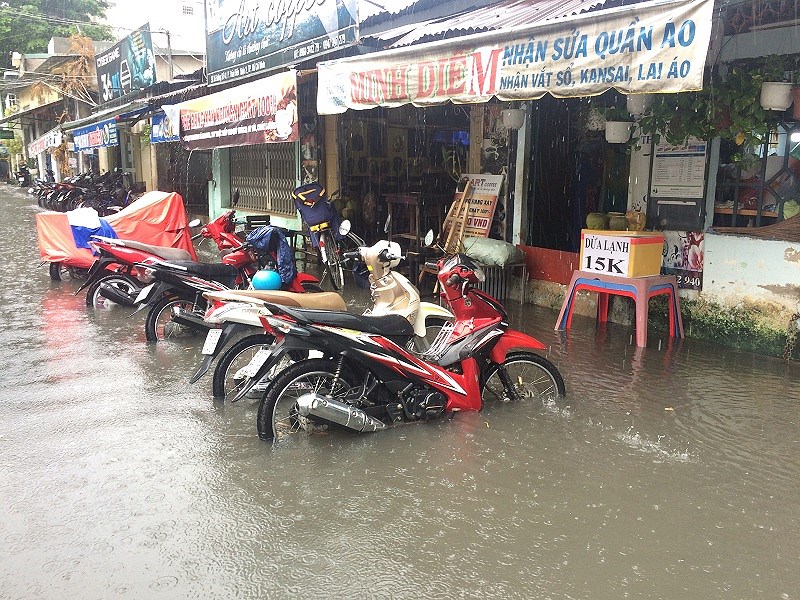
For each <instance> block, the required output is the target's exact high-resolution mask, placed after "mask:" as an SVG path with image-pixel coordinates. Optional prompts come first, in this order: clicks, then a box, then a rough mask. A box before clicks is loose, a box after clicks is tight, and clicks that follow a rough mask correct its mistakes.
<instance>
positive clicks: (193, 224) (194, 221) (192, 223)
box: [187, 219, 203, 227]
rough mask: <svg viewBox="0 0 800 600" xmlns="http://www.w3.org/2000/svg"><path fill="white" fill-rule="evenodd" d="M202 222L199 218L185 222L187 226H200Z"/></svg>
mask: <svg viewBox="0 0 800 600" xmlns="http://www.w3.org/2000/svg"><path fill="white" fill-rule="evenodd" d="M202 224H203V222H202V221H201V220H200V219H192V220H191V221H189V222H188V223H187V225H188V226H189V227H200V225H202Z"/></svg>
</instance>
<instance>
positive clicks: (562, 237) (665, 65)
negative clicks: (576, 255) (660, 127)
mask: <svg viewBox="0 0 800 600" xmlns="http://www.w3.org/2000/svg"><path fill="white" fill-rule="evenodd" d="M712 10H713V2H712V1H710V0H705V1H700V2H690V1H677V2H646V3H641V4H636V5H632V6H627V7H624V8H613V9H606V10H598V11H595V12H589V13H585V14H581V15H572V16H568V17H563V18H556V19H552V20H547V21H542V22H538V23H534V24H533V25H524V26H518V27H513V28H510V29H506V30H499V31H491V32H488V33H484V34H477V35H469V36H463V37H458V38H454V39H447V40H443V41H439V42H433V43H427V44H419V45H415V46H408V47H404V48H397V49H392V50H387V51H382V52H376V53H372V54H368V55H363V56H359V57H351V58H345V59H341V60H336V61H325V62H321V63H320V64H319V65H318V69H319V93H318V103H317V106H318V111H319V113H320V114H321V115H341V117H340V119H341V120H342V121H343V122H345V123H347V122H353V121H367V123H368V122H369V121H368V119H365V118H364V115H366V114H368V113H362V112H355V111H364V110H368V109H370V110H374V107H382V108H383V109H384V111H385V113H386V123H385V130H386V131H387V133H385V137H387V138H391V136H390V135H389V134H388V131H389V129H390V128H391V122H392V121H393V120H400V121H402V120H403V117H400V118H395V117H393V115H392V113H393V112H395V111H406V110H408V111H410V112H411V114H412V115H414V114H416V115H422V114H424V113H423V111H425V110H429V109H428V108H427V107H431V106H436V105H442V104H444V105H445V106H449V107H451V108H452V109H457V110H460V111H463V112H464V114H465V115H468V121H469V123H470V131H469V133H470V135H469V140H468V150H467V151H466V152H465V154H466V157H465V163H466V164H465V165H464V166H463V168H462V170H461V172H463V173H486V172H491V173H495V172H499V173H501V174H503V175H504V176H505V177H506V185H507V189H508V192H507V194H506V197H507V198H512V199H513V200H511V201H510V202H508V203H507V205H506V206H504V207H503V208H504V209H505V210H504V211H502V212H504V213H505V222H506V226H505V227H503V226H498V227H494V228H493V229H494V231H493V233H494V235H495V236H497V237H504V238H505V239H507V240H508V241H512V242H514V243H518V244H522V245H524V246H527V247H528V248H529V249H531V251H532V252H531V254H534V253H535V252H534V251H535V250H536V249H537V248H541V249H549V250H553V251H557V252H560V253H570V252H575V251H576V250H577V239H578V235H579V231H580V229H581V228H582V227H585V225H586V216H587V214H588V213H589V212H594V211H596V210H600V211H604V212H608V211H621V212H623V213H624V212H625V211H626V210H627V209H628V208H632V207H634V208H637V209H639V210H641V211H642V212H646V211H647V210H648V203H647V201H646V200H645V201H644V202H642V201H641V198H642V196H648V192H647V190H648V187H649V182H650V179H651V177H650V168H651V163H652V161H651V160H650V151H649V139H644V138H639V139H637V140H636V142H632V143H630V144H628V145H626V144H624V143H622V144H620V143H609V142H608V141H607V140H606V137H605V135H604V134H603V133H602V132H601V131H598V132H593V131H592V128H591V127H590V125H589V121H590V120H591V115H592V113H593V112H594V111H597V110H601V111H603V114H602V117H603V120H604V121H605V120H611V116H612V115H611V113H612V112H621V111H625V115H626V117H627V119H626V120H628V121H633V118H631V117H630V114H629V113H628V111H627V110H626V104H627V102H626V100H627V99H628V98H634V97H636V96H640V95H643V94H677V93H682V92H686V91H689V90H699V89H701V88H702V87H703V74H704V67H705V63H706V56H707V52H708V48H709V43H710V38H711V23H712ZM439 26H440V27H441V28H444V27H443V26H442V25H441V24H440V25H439ZM409 105H412V106H413V107H415V108H404V109H401V108H398V107H408V106H409ZM502 109H512V110H520V109H521V110H524V111H525V112H524V114H525V119H524V122H523V126H522V128H520V129H518V130H517V129H515V128H509V127H504V126H503V124H502V122H503V120H502V119H501V118H498V117H499V116H500V114H501V111H502ZM413 118H414V117H413V116H412V117H411V119H412V120H413ZM362 127H363V126H362ZM627 127H628V129H629V130H630V129H631V128H632V123H629V124H628V125H627ZM629 135H630V133H629ZM373 137H374V136H373ZM354 139H355V138H354ZM637 153H638V154H639V155H642V156H644V158H642V156H636V154H637ZM348 154H351V155H350V156H348ZM359 158H360V157H359V156H358V155H357V154H354V153H353V148H352V144H351V145H350V146H349V147H346V148H345V156H344V159H343V162H344V169H343V173H344V174H345V175H347V174H348V173H349V172H350V170H351V166H353V165H354V166H355V168H356V169H357V168H358V160H359ZM387 158H388V157H387ZM498 163H499V164H498ZM340 164H341V163H340ZM362 164H363V161H362ZM368 164H369V163H368ZM391 164H392V163H391V159H390V160H389V169H390V172H391ZM398 164H399V163H398ZM412 164H413V163H412ZM629 174H630V177H629ZM629 179H630V180H631V181H633V180H636V181H637V182H638V186H639V187H637V188H636V189H629V188H628V186H627V182H628V180H629ZM642 190H644V193H643V194H642V193H641V191H642ZM450 193H451V195H452V188H451V192H450ZM637 195H638V198H637ZM634 200H635V201H634ZM682 200H683V199H682V198H680V197H679V195H678V194H675V196H674V197H664V198H663V201H664V202H665V203H666V202H675V203H678V202H681V201H682ZM501 203H502V201H501ZM699 204H702V202H700V203H699ZM632 205H633V206H632ZM665 206H666V204H665ZM498 225H499V224H498ZM531 267H532V268H533V265H531Z"/></svg>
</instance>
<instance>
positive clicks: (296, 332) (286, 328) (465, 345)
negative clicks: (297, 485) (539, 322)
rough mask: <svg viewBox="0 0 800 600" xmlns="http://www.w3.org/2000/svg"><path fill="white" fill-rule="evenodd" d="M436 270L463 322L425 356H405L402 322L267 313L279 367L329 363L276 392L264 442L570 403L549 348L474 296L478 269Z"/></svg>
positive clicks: (287, 374) (459, 261)
mask: <svg viewBox="0 0 800 600" xmlns="http://www.w3.org/2000/svg"><path fill="white" fill-rule="evenodd" d="M435 267H436V268H437V269H438V274H437V279H438V281H439V283H440V285H441V286H442V294H443V295H444V297H445V299H446V300H447V302H448V304H449V305H450V307H451V309H452V311H453V313H454V315H455V320H454V321H453V323H452V324H450V325H448V326H445V327H443V328H442V329H441V331H440V333H439V335H438V336H437V338H436V340H435V341H434V343H433V344H432V345H431V347H430V348H429V349H428V350H427V352H425V353H424V354H423V355H422V356H416V355H415V354H414V353H412V352H409V351H408V349H407V348H406V347H405V344H404V340H405V339H407V337H408V335H410V333H411V324H410V323H409V322H408V321H407V320H406V319H404V318H402V317H400V316H397V315H386V316H364V315H362V316H356V315H351V314H347V313H335V312H323V311H303V310H299V309H292V308H288V307H281V306H276V305H269V306H268V308H269V309H270V311H271V312H273V315H272V316H264V317H262V318H261V321H262V325H263V326H264V329H265V330H266V331H267V332H268V333H270V334H271V335H274V336H275V338H276V339H277V340H278V341H277V342H276V344H275V346H274V348H273V352H272V357H271V360H272V361H276V360H280V357H281V355H282V354H284V353H286V352H297V351H302V350H309V349H311V348H313V349H317V350H319V351H321V352H322V354H323V357H322V358H313V359H312V358H309V359H307V360H302V361H299V362H296V363H294V364H292V365H291V366H289V367H288V368H286V369H285V370H283V371H282V372H281V373H280V374H279V375H278V376H277V377H276V378H275V379H274V380H273V381H272V382H271V383H270V385H269V386H268V387H267V389H266V391H265V392H264V395H263V396H262V398H261V401H260V403H259V407H258V418H257V425H258V434H259V436H260V437H261V438H263V439H267V440H276V439H277V440H280V439H281V438H284V437H288V436H291V435H292V434H295V433H299V432H306V433H312V432H316V431H321V430H327V429H329V428H341V429H345V430H348V431H352V432H371V431H379V430H384V429H387V428H389V427H391V426H393V425H396V424H400V423H408V422H415V421H428V420H430V419H434V418H437V417H441V416H443V415H445V414H446V413H454V412H457V411H462V410H469V411H478V410H481V409H482V408H483V406H484V404H485V402H487V401H492V400H499V401H504V402H508V401H523V400H529V399H535V400H541V401H548V400H549V399H551V398H556V397H559V396H564V395H565V394H566V389H565V386H564V380H563V378H562V376H561V374H560V373H559V371H558V369H557V368H556V366H555V365H554V364H553V363H551V362H550V361H549V360H547V359H546V358H544V357H543V356H541V355H540V354H538V353H537V351H542V350H545V348H546V347H545V345H544V344H542V343H541V342H540V341H539V340H537V339H535V338H533V337H531V336H529V335H527V334H524V333H522V332H519V331H515V330H513V329H510V328H509V326H508V321H507V314H506V311H505V309H504V308H503V306H502V305H501V304H500V303H499V302H498V301H497V300H495V299H494V298H492V297H491V296H489V295H488V294H486V293H484V292H482V291H480V290H478V289H476V287H475V284H477V283H479V282H480V281H482V280H483V279H484V277H485V276H484V274H483V271H482V269H481V268H480V267H479V266H477V265H476V264H475V263H474V262H473V261H472V260H471V259H470V258H469V257H467V256H466V255H463V254H456V255H453V256H452V257H450V258H443V259H441V260H439V261H438V262H437V263H436V265H435ZM431 268H433V265H431Z"/></svg>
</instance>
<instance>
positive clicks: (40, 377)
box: [0, 190, 800, 598]
mask: <svg viewBox="0 0 800 600" xmlns="http://www.w3.org/2000/svg"><path fill="white" fill-rule="evenodd" d="M0 194H6V192H5V190H0ZM3 199H4V200H5V201H6V202H7V203H9V204H10V206H12V207H13V208H14V210H12V211H11V212H10V215H11V216H10V217H9V218H8V220H7V221H5V222H3V223H0V239H2V240H3V241H2V242H1V243H2V244H4V246H5V248H6V252H5V253H4V255H6V254H7V255H9V257H10V258H9V264H10V265H11V267H12V268H11V269H6V270H3V271H0V278H2V286H0V290H2V291H0V294H2V299H3V302H4V307H5V308H6V309H7V310H6V314H8V321H7V323H6V327H5V328H3V329H2V330H0V336H2V337H0V342H2V352H3V365H4V374H5V376H6V377H5V379H4V383H5V385H4V388H3V389H4V394H3V395H2V400H1V401H0V467H1V468H2V473H3V483H2V485H0V589H2V590H3V594H2V595H3V596H4V597H6V596H7V597H10V598H55V597H59V598H85V597H87V596H89V597H111V596H114V595H121V596H128V597H135V598H140V597H144V598H151V597H170V598H174V597H192V596H194V597H242V598H253V597H270V598H284V597H320V598H322V597H324V598H328V597H335V596H339V597H356V598H359V597H364V598H376V597H378V598H382V597H386V598H407V597H408V598H411V597H413V598H418V597H426V598H452V597H459V596H462V597H463V596H466V597H474V596H484V597H500V596H512V597H559V598H563V597H573V598H619V597H624V596H630V597H645V598H646V597H650V598H728V597H738V598H754V597H770V598H793V597H795V595H796V590H797V589H798V587H800V576H799V575H798V574H797V569H796V562H797V556H798V555H800V518H798V511H797V508H796V501H795V499H794V497H795V495H796V487H797V484H796V482H797V478H798V475H799V474H800V443H799V442H798V434H797V430H798V422H797V420H798V415H797V406H798V401H800V397H799V396H800V394H798V391H797V389H796V381H797V376H798V369H797V366H796V365H789V366H785V365H783V364H781V363H780V361H777V360H774V359H770V358H766V357H759V356H755V355H749V354H742V353H737V352H733V351H729V350H727V349H722V348H720V347H717V346H712V345H709V344H703V343H698V342H696V341H694V340H691V339H687V340H682V341H670V339H669V338H666V337H664V338H662V339H661V345H659V342H658V335H656V334H655V333H651V335H650V345H649V346H648V347H647V348H636V347H635V346H634V345H633V341H632V339H631V334H632V330H631V328H628V327H625V326H621V325H616V324H608V325H607V326H606V328H605V329H602V330H598V329H597V328H596V327H595V324H594V320H593V319H581V318H580V317H577V316H576V317H575V319H574V321H573V326H572V328H571V329H570V330H569V331H568V332H555V331H553V325H554V323H555V318H556V316H557V314H556V313H555V312H553V311H549V310H545V309H542V308H537V307H531V306H525V307H524V310H522V309H521V308H520V307H519V305H518V304H517V303H509V309H510V313H511V314H510V319H511V320H512V324H513V325H514V326H515V327H518V328H520V329H523V330H524V331H527V332H529V333H531V334H532V335H535V336H537V337H538V338H539V339H541V340H543V341H544V342H545V343H546V344H547V345H548V351H547V356H548V358H549V359H550V360H552V361H553V362H555V363H556V364H557V365H558V367H559V368H560V369H561V370H562V372H563V374H564V378H565V380H566V383H567V387H568V397H567V399H566V402H563V403H559V404H554V405H548V406H541V405H535V404H530V405H499V406H493V407H491V408H488V409H487V410H485V411H484V412H482V413H472V414H458V415H455V416H454V417H453V418H448V419H442V420H438V421H435V422H431V423H427V424H415V425H410V426H404V427H398V428H394V429H391V430H389V431H386V432H383V433H380V434H375V435H365V436H354V435H350V434H347V433H343V432H335V433H330V434H328V435H320V436H315V437H313V438H301V439H300V440H299V443H290V444H279V445H276V446H272V445H270V444H265V443H263V442H261V441H260V440H258V438H257V436H256V433H255V426H254V423H255V415H256V408H257V404H256V403H254V402H252V401H247V402H240V403H237V404H233V405H231V404H220V403H214V402H213V401H212V400H211V394H210V379H209V377H206V378H204V379H203V380H201V381H200V382H199V383H197V384H195V385H193V386H189V385H188V383H187V381H188V377H189V375H190V374H191V373H192V372H193V370H194V367H195V365H196V364H197V360H198V356H197V354H198V352H197V349H196V348H193V347H191V346H190V345H182V344H163V345H162V344H161V343H159V344H157V345H147V344H145V343H144V341H143V340H144V334H143V319H144V316H143V315H138V316H136V317H133V318H130V319H129V318H127V317H126V316H125V315H111V314H109V313H107V312H105V313H104V312H98V311H92V310H91V309H87V308H86V307H85V306H83V302H84V301H83V298H82V297H81V296H72V295H71V294H72V292H74V290H75V289H76V288H77V285H78V284H77V283H76V282H62V283H60V284H52V283H51V282H49V280H48V279H47V273H46V272H44V271H42V270H39V271H35V270H34V271H33V272H32V273H31V276H30V277H26V278H21V277H17V276H15V273H20V272H23V270H24V269H28V270H30V269H31V266H32V265H34V264H35V262H36V256H35V246H32V245H31V244H35V238H34V237H33V236H32V235H31V231H30V227H32V215H33V212H34V211H35V210H36V209H35V207H31V206H28V203H26V202H25V200H24V199H22V198H21V197H17V196H16V195H8V194H6V195H5V196H4V197H3ZM26 248H27V249H28V250H25V249H26ZM11 249H15V251H14V252H12V251H11ZM20 249H22V250H20ZM358 302H363V298H361V299H358V298H354V299H352V300H351V304H352V305H353V306H356V305H358Z"/></svg>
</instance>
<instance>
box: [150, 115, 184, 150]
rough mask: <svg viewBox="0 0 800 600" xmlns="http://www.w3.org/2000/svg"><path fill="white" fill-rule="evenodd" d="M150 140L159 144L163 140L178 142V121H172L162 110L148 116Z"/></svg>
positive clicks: (179, 137)
mask: <svg viewBox="0 0 800 600" xmlns="http://www.w3.org/2000/svg"><path fill="white" fill-rule="evenodd" d="M150 125H151V129H150V142H151V143H153V144H161V143H163V142H179V141H180V139H181V136H180V122H173V120H172V119H170V118H169V117H167V115H166V114H164V113H163V112H159V113H156V114H154V115H153V116H152V117H150Z"/></svg>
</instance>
